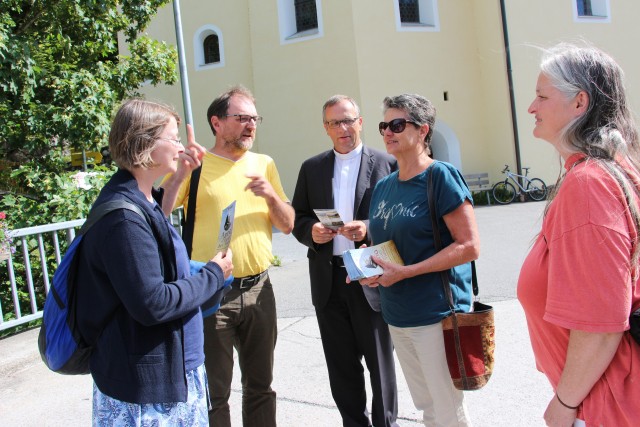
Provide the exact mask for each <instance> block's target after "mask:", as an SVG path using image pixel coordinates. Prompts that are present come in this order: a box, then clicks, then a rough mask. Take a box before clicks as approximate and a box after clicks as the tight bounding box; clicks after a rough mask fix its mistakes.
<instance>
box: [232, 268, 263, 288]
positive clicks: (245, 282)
mask: <svg viewBox="0 0 640 427" xmlns="http://www.w3.org/2000/svg"><path fill="white" fill-rule="evenodd" d="M268 274H269V270H265V271H263V272H262V273H259V274H255V275H253V276H245V277H236V278H235V279H233V282H231V286H234V287H236V288H238V289H249V288H251V287H253V286H255V285H257V284H258V283H260V282H262V280H263V279H264V278H266V277H267V275H268Z"/></svg>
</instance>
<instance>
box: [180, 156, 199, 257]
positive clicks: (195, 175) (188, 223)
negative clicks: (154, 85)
mask: <svg viewBox="0 0 640 427" xmlns="http://www.w3.org/2000/svg"><path fill="white" fill-rule="evenodd" d="M201 172H202V165H200V167H199V168H197V169H194V170H193V172H191V182H190V183H189V206H188V207H187V215H186V218H184V220H183V223H182V240H183V241H184V245H185V246H186V247H187V254H188V255H189V259H191V250H192V247H193V230H194V229H195V223H196V198H197V197H198V185H199V184H200V174H201Z"/></svg>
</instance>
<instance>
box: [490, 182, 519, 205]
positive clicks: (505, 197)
mask: <svg viewBox="0 0 640 427" xmlns="http://www.w3.org/2000/svg"><path fill="white" fill-rule="evenodd" d="M491 194H493V198H494V199H495V201H496V202H498V203H500V204H501V205H508V204H509V203H511V202H513V199H515V198H516V188H515V187H514V186H513V184H511V183H509V182H506V181H500V182H498V183H497V184H496V185H494V186H493V189H492V190H491Z"/></svg>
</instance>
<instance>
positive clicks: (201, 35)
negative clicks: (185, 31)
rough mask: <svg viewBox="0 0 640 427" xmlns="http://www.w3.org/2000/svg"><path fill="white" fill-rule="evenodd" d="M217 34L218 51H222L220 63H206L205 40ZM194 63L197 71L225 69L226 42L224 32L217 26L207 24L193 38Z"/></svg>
mask: <svg viewBox="0 0 640 427" xmlns="http://www.w3.org/2000/svg"><path fill="white" fill-rule="evenodd" d="M212 34H215V35H216V36H218V49H219V50H220V62H212V63H210V64H205V63H204V40H205V39H206V38H207V37H208V36H210V35H212ZM193 61H194V68H195V70H196V71H201V70H209V69H212V68H221V67H224V41H223V38H222V31H220V28H218V27H216V26H215V25H211V24H207V25H203V26H202V27H200V28H198V29H197V30H196V32H195V34H194V36H193Z"/></svg>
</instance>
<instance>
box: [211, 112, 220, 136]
mask: <svg viewBox="0 0 640 427" xmlns="http://www.w3.org/2000/svg"><path fill="white" fill-rule="evenodd" d="M211 127H213V128H214V129H215V130H216V134H218V132H220V118H219V117H218V116H211Z"/></svg>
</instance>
